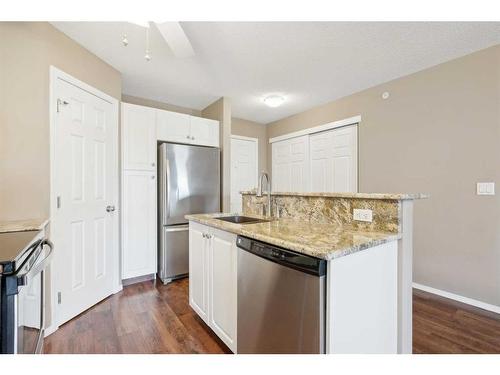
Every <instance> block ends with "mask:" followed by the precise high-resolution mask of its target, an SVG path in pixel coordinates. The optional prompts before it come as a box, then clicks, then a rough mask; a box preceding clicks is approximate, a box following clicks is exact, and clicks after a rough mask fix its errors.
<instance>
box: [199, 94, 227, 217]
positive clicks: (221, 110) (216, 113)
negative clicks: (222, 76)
mask: <svg viewBox="0 0 500 375" xmlns="http://www.w3.org/2000/svg"><path fill="white" fill-rule="evenodd" d="M201 115H202V116H203V117H205V118H209V119H212V120H217V121H220V131H219V136H220V148H221V174H222V178H221V180H222V181H221V203H222V211H224V212H229V209H230V206H231V203H230V202H231V102H230V101H229V99H228V98H224V97H223V98H220V99H219V100H217V101H216V102H213V103H212V104H210V105H209V106H208V107H206V108H205V109H204V110H202V111H201Z"/></svg>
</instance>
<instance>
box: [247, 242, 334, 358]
mask: <svg viewBox="0 0 500 375" xmlns="http://www.w3.org/2000/svg"><path fill="white" fill-rule="evenodd" d="M237 246H238V353H254V354H263V353H274V354H277V353H283V354H285V353H324V352H325V310H326V305H325V279H326V277H325V276H326V261H325V260H321V259H318V258H314V257H310V256H307V255H303V254H299V253H296V252H293V251H290V250H285V249H282V248H280V247H277V246H273V245H269V244H267V243H263V242H259V241H255V240H252V239H249V238H246V237H242V236H238V239H237Z"/></svg>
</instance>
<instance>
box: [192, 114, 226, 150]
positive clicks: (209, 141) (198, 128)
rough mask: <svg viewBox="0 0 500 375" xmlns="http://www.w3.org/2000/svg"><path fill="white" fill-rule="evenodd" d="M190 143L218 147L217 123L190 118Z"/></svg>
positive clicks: (204, 119) (206, 119) (199, 118)
mask: <svg viewBox="0 0 500 375" xmlns="http://www.w3.org/2000/svg"><path fill="white" fill-rule="evenodd" d="M190 118H191V124H190V136H191V143H192V144H195V145H205V146H212V147H219V121H215V120H210V119H208V118H202V117H195V116H190Z"/></svg>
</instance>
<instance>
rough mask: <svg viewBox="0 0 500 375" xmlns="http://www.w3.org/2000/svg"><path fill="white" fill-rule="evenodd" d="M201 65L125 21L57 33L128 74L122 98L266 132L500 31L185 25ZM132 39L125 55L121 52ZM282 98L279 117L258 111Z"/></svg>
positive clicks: (481, 44)
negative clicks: (213, 110) (228, 112)
mask: <svg viewBox="0 0 500 375" xmlns="http://www.w3.org/2000/svg"><path fill="white" fill-rule="evenodd" d="M181 24H182V27H183V28H184V31H185V32H186V34H187V36H188V38H189V39H190V41H191V44H192V45H193V48H194V50H195V53H196V56H195V57H193V58H188V59H177V58H175V57H174V56H173V55H172V52H171V51H170V49H169V48H168V46H167V45H166V44H165V42H164V41H163V39H162V37H161V35H160V34H159V32H158V31H157V30H156V29H154V28H152V29H151V36H150V40H151V53H152V57H153V59H152V60H151V61H150V62H147V61H145V60H144V57H143V56H144V50H145V29H143V28H141V27H140V26H136V25H133V24H129V23H121V22H54V23H53V25H54V26H55V27H57V28H58V29H59V30H61V31H62V32H64V33H65V34H67V35H68V36H69V37H70V38H72V39H74V40H75V41H76V42H78V43H80V44H81V45H83V46H84V47H85V48H87V49H88V50H90V51H92V52H93V53H94V54H96V55H97V56H99V57H100V58H101V59H103V60H104V61H106V62H107V63H109V64H110V65H112V66H113V67H115V68H116V69H118V70H119V71H120V72H122V74H123V93H124V94H128V95H134V96H140V97H144V98H148V99H154V100H157V101H163V102H167V103H170V104H175V105H178V106H184V107H189V108H194V109H203V108H205V107H206V106H207V105H209V104H210V103H212V102H213V101H214V100H216V99H218V98H219V97H221V96H227V97H229V98H230V99H231V102H232V110H233V112H232V114H233V116H234V117H240V118H244V119H247V120H252V121H256V122H260V123H269V122H271V121H275V120H278V119H281V118H284V117H287V116H290V115H292V114H295V113H298V112H301V111H303V110H306V109H308V108H311V107H314V106H317V105H320V104H323V103H326V102H329V101H331V100H335V99H338V98H340V97H343V96H346V95H349V94H352V93H354V92H357V91H360V90H363V89H366V88H368V87H372V86H375V85H377V84H380V83H383V82H387V81H389V80H392V79H395V78H397V77H401V76H404V75H407V74H410V73H413V72H416V71H419V70H422V69H425V68H427V67H430V66H433V65H436V64H439V63H442V62H444V61H447V60H451V59H453V58H456V57H459V56H463V55H466V54H469V53H471V52H474V51H477V50H480V49H483V48H486V47H489V46H492V45H495V44H499V43H500V23H499V22H495V23H494V22H491V23H476V22H457V23H452V22H446V23H445V22H442V23H441V22H438V23H426V22H421V23H415V22H183V23H181ZM124 33H126V34H127V36H128V39H129V41H130V43H129V45H128V46H127V47H124V46H123V45H122V43H121V38H122V35H123V34H124ZM275 93H278V94H282V95H284V96H285V97H286V102H285V103H284V104H283V105H282V106H281V107H278V108H268V107H266V106H265V105H264V104H263V103H262V98H263V96H265V95H267V94H275Z"/></svg>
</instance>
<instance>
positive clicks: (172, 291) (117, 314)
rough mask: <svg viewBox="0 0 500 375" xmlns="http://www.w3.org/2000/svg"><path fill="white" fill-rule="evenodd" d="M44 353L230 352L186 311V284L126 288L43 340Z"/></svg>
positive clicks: (193, 313)
mask: <svg viewBox="0 0 500 375" xmlns="http://www.w3.org/2000/svg"><path fill="white" fill-rule="evenodd" d="M44 352H45V353H75V354H76V353H88V354H91V353H92V354H94V353H230V350H229V349H228V348H227V347H226V346H225V345H224V343H222V341H220V340H219V338H218V337H217V336H215V334H213V333H212V331H211V330H210V328H208V327H207V326H206V325H205V323H204V322H203V321H202V320H201V319H200V318H199V317H198V315H196V313H195V312H194V311H193V310H192V309H191V308H190V307H189V303H188V280H187V279H183V280H179V281H175V282H173V283H170V284H168V285H163V284H162V283H161V282H156V283H155V282H153V281H145V282H142V283H139V284H134V285H129V286H127V287H125V288H124V289H123V291H121V292H120V293H117V294H115V295H113V296H111V297H109V298H107V299H106V300H104V301H102V302H101V303H99V304H97V305H96V306H94V307H92V308H91V309H89V310H87V311H85V312H84V313H82V314H80V315H79V316H77V317H76V318H74V319H72V320H70V321H69V322H68V323H66V324H64V325H63V326H62V327H60V328H59V329H58V330H57V331H56V332H54V333H53V334H52V335H50V336H49V337H47V338H46V339H45V344H44Z"/></svg>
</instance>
